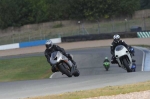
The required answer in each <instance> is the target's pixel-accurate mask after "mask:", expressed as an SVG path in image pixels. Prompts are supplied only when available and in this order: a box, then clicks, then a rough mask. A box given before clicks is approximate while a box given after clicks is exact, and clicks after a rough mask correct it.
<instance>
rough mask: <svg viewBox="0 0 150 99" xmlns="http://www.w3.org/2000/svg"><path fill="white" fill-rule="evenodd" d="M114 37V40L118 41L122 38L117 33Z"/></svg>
mask: <svg viewBox="0 0 150 99" xmlns="http://www.w3.org/2000/svg"><path fill="white" fill-rule="evenodd" d="M113 39H114V41H116V42H118V41H119V40H120V35H118V34H115V35H114V36H113Z"/></svg>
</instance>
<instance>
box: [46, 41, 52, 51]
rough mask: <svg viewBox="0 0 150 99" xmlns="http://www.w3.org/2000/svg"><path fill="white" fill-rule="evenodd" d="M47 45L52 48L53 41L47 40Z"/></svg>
mask: <svg viewBox="0 0 150 99" xmlns="http://www.w3.org/2000/svg"><path fill="white" fill-rule="evenodd" d="M45 46H46V48H47V49H51V48H52V47H53V42H52V41H51V40H50V39H49V40H47V41H46V43H45Z"/></svg>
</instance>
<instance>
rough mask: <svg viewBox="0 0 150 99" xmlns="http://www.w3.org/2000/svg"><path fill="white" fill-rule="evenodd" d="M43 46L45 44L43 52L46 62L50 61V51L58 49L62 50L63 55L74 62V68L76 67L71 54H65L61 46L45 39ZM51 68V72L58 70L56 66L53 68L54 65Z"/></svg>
mask: <svg viewBox="0 0 150 99" xmlns="http://www.w3.org/2000/svg"><path fill="white" fill-rule="evenodd" d="M45 46H46V49H45V52H44V54H45V57H46V59H47V62H48V63H50V56H51V53H53V52H54V51H60V52H62V54H63V55H65V56H66V57H67V58H68V59H70V60H71V62H72V63H73V64H74V67H75V68H76V67H77V65H76V62H75V61H74V60H73V59H72V57H71V55H70V54H67V53H66V52H65V50H64V49H63V48H61V47H59V46H58V45H55V44H53V42H52V41H51V40H47V41H46V43H45ZM50 65H51V66H52V64H51V63H50ZM51 69H52V72H57V71H58V70H57V69H56V68H54V66H52V68H51Z"/></svg>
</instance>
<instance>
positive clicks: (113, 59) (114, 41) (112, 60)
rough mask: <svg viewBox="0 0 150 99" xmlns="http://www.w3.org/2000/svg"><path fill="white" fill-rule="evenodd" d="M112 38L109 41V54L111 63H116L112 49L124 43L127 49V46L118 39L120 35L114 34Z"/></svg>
mask: <svg viewBox="0 0 150 99" xmlns="http://www.w3.org/2000/svg"><path fill="white" fill-rule="evenodd" d="M113 39H114V40H113V42H112V43H111V46H110V49H111V54H112V58H111V63H117V61H116V59H115V55H114V50H115V48H116V46H118V45H124V46H125V47H126V48H127V49H128V50H129V47H128V45H127V44H126V43H125V42H124V41H123V40H120V36H119V35H118V34H116V35H114V36H113Z"/></svg>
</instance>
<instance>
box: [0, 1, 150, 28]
mask: <svg viewBox="0 0 150 99" xmlns="http://www.w3.org/2000/svg"><path fill="white" fill-rule="evenodd" d="M144 1H145V2H144ZM148 1H149V0H141V1H140V0H0V29H5V28H7V27H10V26H14V27H19V26H23V25H25V24H33V23H41V22H46V21H55V20H70V19H72V20H77V19H86V20H96V19H100V18H104V19H109V18H112V17H119V16H132V14H133V13H134V11H136V10H139V9H142V6H143V8H144V7H145V4H148V3H146V2H148ZM141 4H142V6H141ZM147 6H150V5H147Z"/></svg>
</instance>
